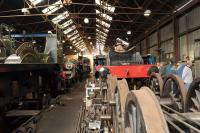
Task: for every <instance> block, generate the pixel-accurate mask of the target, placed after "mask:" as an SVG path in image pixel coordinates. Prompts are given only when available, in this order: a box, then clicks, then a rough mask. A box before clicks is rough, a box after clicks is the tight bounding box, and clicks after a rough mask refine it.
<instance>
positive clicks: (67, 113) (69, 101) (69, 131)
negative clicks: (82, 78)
mask: <svg viewBox="0 0 200 133" xmlns="http://www.w3.org/2000/svg"><path fill="white" fill-rule="evenodd" d="M84 87H85V82H80V83H76V84H75V85H74V86H73V87H72V90H71V92H69V93H67V94H65V95H62V96H61V98H62V99H63V101H64V103H65V106H62V105H57V104H55V107H54V108H53V109H52V110H50V111H47V112H45V113H44V114H43V115H42V118H41V120H40V121H39V123H38V125H37V133H75V131H76V126H77V121H78V115H79V111H80V106H81V105H83V104H84V103H83V98H84V97H85V88H84Z"/></svg>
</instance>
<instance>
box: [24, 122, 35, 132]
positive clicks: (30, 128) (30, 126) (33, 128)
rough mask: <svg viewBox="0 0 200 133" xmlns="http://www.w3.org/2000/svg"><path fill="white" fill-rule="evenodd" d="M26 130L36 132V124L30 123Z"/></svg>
mask: <svg viewBox="0 0 200 133" xmlns="http://www.w3.org/2000/svg"><path fill="white" fill-rule="evenodd" d="M26 130H27V131H26V133H36V125H35V124H29V125H28V126H27V129H26Z"/></svg>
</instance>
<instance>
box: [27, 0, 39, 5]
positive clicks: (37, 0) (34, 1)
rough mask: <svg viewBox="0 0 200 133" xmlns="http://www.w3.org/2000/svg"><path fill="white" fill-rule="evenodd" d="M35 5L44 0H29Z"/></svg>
mask: <svg viewBox="0 0 200 133" xmlns="http://www.w3.org/2000/svg"><path fill="white" fill-rule="evenodd" d="M29 1H30V2H31V3H32V4H33V5H37V4H39V3H40V2H42V0H29Z"/></svg>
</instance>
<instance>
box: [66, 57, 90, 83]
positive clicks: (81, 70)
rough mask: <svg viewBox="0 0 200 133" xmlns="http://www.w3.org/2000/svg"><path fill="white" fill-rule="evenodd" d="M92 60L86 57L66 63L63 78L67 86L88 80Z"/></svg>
mask: <svg viewBox="0 0 200 133" xmlns="http://www.w3.org/2000/svg"><path fill="white" fill-rule="evenodd" d="M90 71H91V70H90V60H89V59H88V58H86V57H79V59H78V60H70V61H67V62H65V63H64V66H63V72H62V73H63V76H64V78H65V83H66V84H67V85H69V86H70V85H72V83H74V82H75V81H77V80H80V81H81V80H82V78H86V77H88V76H89V73H90Z"/></svg>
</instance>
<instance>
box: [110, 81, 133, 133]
mask: <svg viewBox="0 0 200 133" xmlns="http://www.w3.org/2000/svg"><path fill="white" fill-rule="evenodd" d="M128 92H129V88H128V83H127V81H126V80H125V79H122V80H119V81H118V82H117V87H116V89H115V102H116V106H115V110H114V113H113V116H114V120H113V121H114V126H115V133H124V130H123V129H124V112H125V102H126V97H127V95H128Z"/></svg>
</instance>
